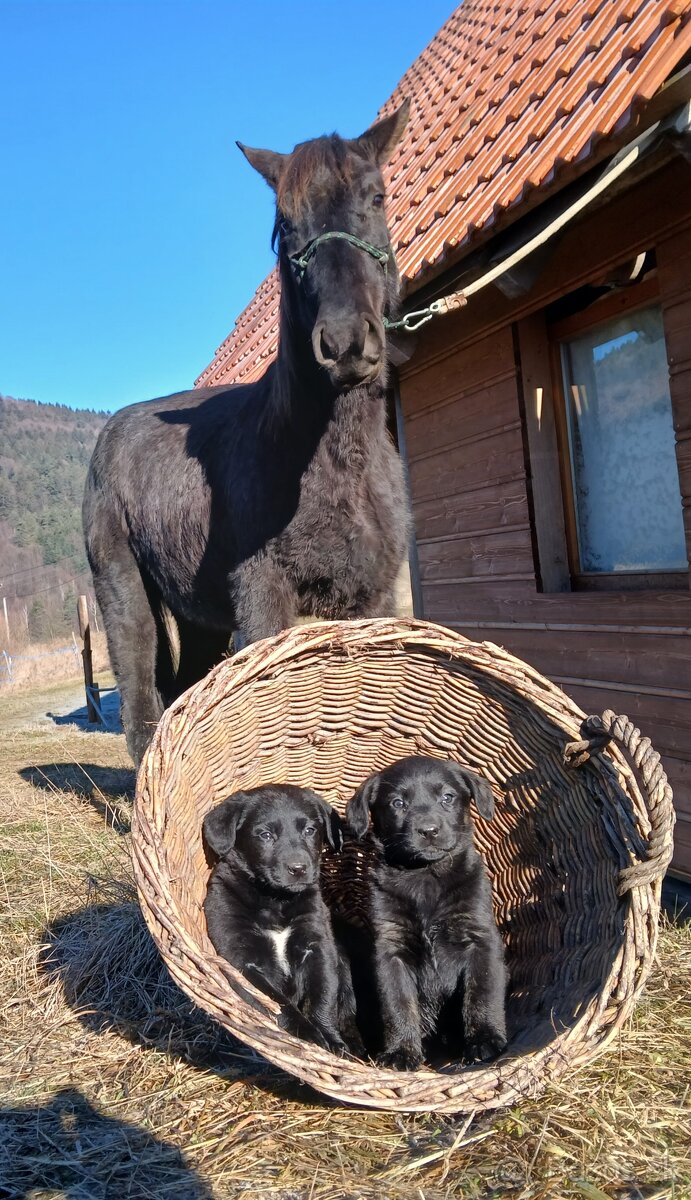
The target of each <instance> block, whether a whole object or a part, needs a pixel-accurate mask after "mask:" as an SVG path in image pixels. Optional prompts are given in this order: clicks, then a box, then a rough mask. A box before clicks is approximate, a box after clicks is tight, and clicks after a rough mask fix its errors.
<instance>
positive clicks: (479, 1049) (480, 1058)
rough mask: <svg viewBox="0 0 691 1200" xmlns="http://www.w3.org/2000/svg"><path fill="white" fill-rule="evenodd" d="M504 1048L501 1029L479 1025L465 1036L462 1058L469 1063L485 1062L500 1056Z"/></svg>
mask: <svg viewBox="0 0 691 1200" xmlns="http://www.w3.org/2000/svg"><path fill="white" fill-rule="evenodd" d="M505 1047H506V1034H505V1033H504V1031H503V1029H495V1028H494V1026H493V1025H480V1026H478V1028H477V1029H473V1030H472V1031H470V1032H469V1033H468V1034H467V1035H466V1038H465V1046H464V1051H463V1056H464V1058H467V1059H469V1060H470V1062H487V1060H488V1059H490V1058H496V1057H497V1055H498V1054H501V1052H502V1050H504V1049H505Z"/></svg>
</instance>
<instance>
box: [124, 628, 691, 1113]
mask: <svg viewBox="0 0 691 1200" xmlns="http://www.w3.org/2000/svg"><path fill="white" fill-rule="evenodd" d="M583 722H584V716H583V714H582V713H581V712H580V711H579V709H578V708H577V707H576V705H575V704H573V703H572V702H571V700H569V699H568V697H566V696H565V695H564V694H563V692H561V691H560V690H559V689H558V688H557V687H555V686H554V685H553V684H551V683H549V682H548V681H547V680H546V679H544V678H543V677H542V676H540V675H539V674H538V673H537V672H536V671H534V670H532V668H530V667H528V666H527V665H526V664H525V663H523V662H521V661H520V660H518V659H516V658H514V657H512V656H511V655H510V654H507V653H506V652H505V651H504V650H502V649H500V648H499V647H497V646H494V645H491V644H489V643H482V644H477V643H474V642H469V641H467V640H466V639H465V638H463V637H461V636H459V635H457V634H454V633H452V632H450V631H449V630H447V629H442V628H440V627H438V626H435V625H429V624H427V623H425V622H421V621H412V620H410V621H409V620H403V621H390V620H380V621H353V622H334V623H324V624H318V625H310V626H302V627H299V628H296V629H292V630H288V631H287V632H286V633H283V634H281V635H279V636H278V637H276V638H272V639H269V640H267V641H265V642H260V643H258V644H256V645H254V646H251V647H248V648H247V649H246V650H244V651H242V652H241V653H240V654H238V655H236V657H235V658H233V659H231V660H229V661H226V662H223V663H222V664H221V665H220V666H218V667H217V668H215V670H213V671H212V672H211V674H210V675H209V676H208V677H207V678H206V679H205V680H203V681H202V682H201V683H199V684H197V685H196V686H195V687H194V688H192V689H191V690H190V691H188V692H186V693H185V695H183V696H181V697H180V699H179V700H178V701H177V702H176V703H175V704H174V705H173V706H172V708H171V709H169V711H168V712H166V714H165V715H164V717H163V719H162V720H161V723H160V725H159V727H158V729H157V731H156V735H155V737H154V740H153V742H152V744H151V747H150V749H149V752H148V754H147V756H146V758H145V761H144V763H143V764H142V768H141V771H140V774H139V779H138V783H137V800H136V813H135V823H134V839H133V840H134V863H135V872H136V878H137V883H138V887H139V892H140V897H141V903H142V907H143V910H144V915H145V917H146V920H147V922H148V925H149V928H150V929H151V932H152V934H153V936H154V938H155V940H156V942H157V944H158V946H159V948H160V950H161V953H162V955H163V958H164V959H165V962H166V963H167V965H168V967H169V969H170V972H171V974H172V975H173V976H174V978H175V979H176V980H177V982H178V983H179V985H180V986H181V987H182V988H183V989H184V990H185V991H186V992H187V994H188V995H189V996H190V997H191V998H192V999H193V1000H194V1001H196V1003H197V1004H199V1005H200V1006H201V1007H202V1008H204V1009H206V1010H207V1012H209V1013H211V1014H212V1015H213V1016H214V1017H215V1018H217V1019H218V1020H219V1021H220V1022H221V1023H222V1024H223V1025H224V1026H225V1027H226V1029H228V1030H230V1032H231V1033H233V1034H235V1035H236V1036H237V1037H238V1038H240V1039H241V1040H242V1041H243V1042H245V1043H247V1044H249V1045H251V1046H253V1047H255V1048H256V1049H257V1050H259V1051H260V1052H261V1053H262V1054H263V1055H264V1056H265V1057H266V1058H267V1059H269V1060H270V1061H271V1062H273V1063H276V1064H278V1065H279V1066H281V1067H283V1068H285V1070H286V1071H289V1072H292V1074H293V1075H296V1076H298V1077H299V1078H300V1079H302V1080H304V1081H306V1082H307V1083H310V1084H312V1085H313V1086H314V1087H315V1088H318V1089H319V1090H320V1091H322V1092H325V1093H327V1094H328V1095H330V1096H333V1097H336V1098H338V1099H339V1100H343V1101H349V1102H351V1103H354V1104H357V1105H369V1106H373V1107H377V1108H387V1109H399V1110H408V1111H412V1110H437V1111H446V1112H453V1111H469V1110H471V1109H483V1108H493V1107H496V1106H499V1105H505V1104H513V1103H515V1102H516V1100H517V1099H518V1098H520V1097H521V1096H524V1095H532V1096H534V1095H535V1094H537V1093H538V1092H540V1091H541V1090H542V1089H543V1088H544V1087H545V1086H546V1084H547V1082H548V1081H549V1080H550V1079H553V1078H556V1077H557V1076H560V1075H563V1074H564V1073H565V1072H567V1071H570V1070H573V1068H574V1067H576V1066H579V1065H580V1064H582V1063H585V1062H587V1061H588V1060H589V1059H591V1058H592V1057H593V1056H594V1055H595V1054H596V1053H597V1052H598V1051H600V1050H601V1049H602V1048H603V1047H604V1046H605V1045H606V1043H607V1042H608V1041H609V1040H610V1039H611V1038H612V1036H613V1035H614V1034H615V1032H616V1030H617V1029H618V1028H619V1027H620V1026H621V1024H622V1022H623V1021H625V1020H626V1018H627V1016H628V1015H629V1013H630V1012H631V1009H632V1007H633V1004H634V1002H635V999H636V995H637V993H638V992H639V991H640V988H641V987H642V985H643V982H644V979H645V977H646V975H647V973H648V970H649V968H650V965H651V962H652V959H653V955H654V952H655V941H656V933H657V922H658V914H659V901H660V884H661V879H662V875H663V873H664V871H665V868H666V866H667V864H668V862H669V859H670V857H671V851H672V827H673V821H674V815H673V808H672V797H671V791H670V788H669V785H668V784H667V780H666V778H665V775H664V772H663V770H662V768H661V765H660V760H659V757H658V756H657V754H656V753H655V751H654V750H653V749H652V748H651V746H650V743H649V742H648V741H647V739H645V738H641V735H640V734H639V733H638V731H637V730H636V729H634V727H633V726H632V725H631V723H630V722H629V721H628V720H627V718H626V717H615V716H614V714H612V713H605V714H604V717H603V718H601V719H599V720H596V719H591V720H590V721H589V722H586V723H585V724H584V723H583ZM622 746H623V747H625V749H626V754H624V753H622V749H621V748H620V747H622ZM567 747H568V749H567ZM415 753H419V754H431V755H437V756H439V757H443V758H447V757H448V758H455V759H457V760H458V761H459V762H461V763H463V764H464V765H466V766H468V767H471V768H473V769H475V770H479V771H480V772H481V773H482V774H483V775H484V776H485V777H486V778H487V779H488V780H489V781H490V782H491V784H492V787H493V790H494V793H495V800H496V806H497V814H496V816H495V819H494V821H493V822H491V823H486V822H483V821H482V820H481V819H479V818H478V819H477V821H476V834H477V843H478V845H479V848H480V850H481V851H482V853H483V855H484V857H485V860H486V862H487V866H488V868H489V871H490V874H491V878H492V885H493V890H494V896H495V905H496V916H497V920H498V922H499V926H500V928H501V931H502V935H503V938H504V941H505V945H506V950H507V960H508V964H509V968H510V972H511V985H510V993H509V1021H510V1031H511V1037H510V1042H509V1047H508V1050H507V1052H506V1053H505V1054H504V1055H502V1057H501V1058H500V1059H498V1060H497V1061H495V1062H492V1063H489V1064H481V1065H475V1066H472V1067H468V1066H463V1065H462V1064H460V1063H459V1064H458V1065H456V1066H452V1067H448V1068H446V1069H444V1070H442V1071H433V1070H431V1069H429V1068H424V1069H421V1070H419V1071H415V1072H409V1073H407V1072H398V1071H394V1070H381V1069H379V1068H378V1067H376V1066H375V1065H374V1064H372V1063H369V1062H363V1061H360V1060H355V1059H343V1058H339V1057H337V1056H335V1055H332V1054H330V1053H328V1052H327V1051H326V1050H322V1049H321V1048H319V1047H318V1046H316V1045H313V1044H311V1043H307V1042H303V1041H300V1040H298V1039H296V1038H294V1037H292V1036H290V1035H289V1034H288V1033H286V1032H285V1031H284V1030H283V1029H282V1028H281V1027H280V1025H279V1024H278V1021H277V1015H278V1012H279V1010H278V1008H277V1005H276V1004H275V1003H274V1002H273V1001H272V1000H270V999H269V998H268V997H267V996H265V995H263V994H262V993H261V992H259V991H257V990H255V989H254V988H253V987H252V986H251V985H250V984H248V983H247V981H246V980H244V979H243V977H242V976H241V975H239V974H238V973H237V972H236V971H235V970H234V969H233V968H232V967H231V966H230V965H229V964H228V963H227V962H225V961H224V960H222V959H221V958H219V957H218V956H217V955H216V954H215V953H214V951H213V948H212V946H211V944H210V942H209V940H208V937H207V934H206V927H205V922H204V915H203V909H202V904H203V900H204V896H205V892H206V885H207V881H208V877H209V872H210V868H209V865H208V863H207V860H206V857H205V854H204V849H203V846H202V840H201V825H202V818H203V817H204V815H205V813H206V812H207V811H208V810H209V809H210V808H211V807H212V806H213V805H215V804H217V803H219V801H220V800H221V799H223V798H224V797H226V796H227V795H228V794H229V793H230V792H232V791H234V790H236V789H239V788H243V787H254V786H257V785H260V784H262V783H266V782H269V781H286V782H290V783H294V784H300V785H309V786H311V787H313V788H315V789H316V790H317V791H318V792H320V793H321V794H322V795H324V796H325V797H327V798H328V799H329V800H330V801H331V802H332V803H333V804H335V805H336V807H338V808H339V809H340V810H341V811H343V807H344V804H345V802H346V800H347V799H348V797H349V796H350V795H351V794H352V792H353V791H354V789H355V788H356V786H357V785H358V784H359V783H360V782H361V780H362V779H363V778H364V777H365V776H366V775H367V774H369V773H370V772H371V771H373V770H377V769H379V768H381V767H383V766H384V765H386V764H387V763H390V762H393V761H394V760H396V759H397V758H400V757H403V756H404V755H408V754H415ZM365 857H366V856H363V855H362V854H361V853H359V852H358V853H352V852H351V853H350V854H346V855H345V856H340V857H339V858H338V859H331V860H330V861H329V862H327V863H325V870H324V880H325V883H326V884H327V885H328V887H329V888H330V890H331V892H332V894H333V895H334V896H336V897H337V898H340V900H341V902H342V903H345V904H346V906H348V905H350V906H351V908H352V911H353V914H354V915H357V913H358V911H360V912H361V911H362V909H363V901H364V883H363V870H364V866H363V863H364V859H365Z"/></svg>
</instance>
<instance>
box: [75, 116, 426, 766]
mask: <svg viewBox="0 0 691 1200" xmlns="http://www.w3.org/2000/svg"><path fill="white" fill-rule="evenodd" d="M407 116H408V109H407V104H406V105H404V106H403V107H402V108H400V109H399V110H398V111H397V112H395V113H394V114H393V115H392V116H390V117H387V118H385V119H384V120H382V121H379V122H378V123H377V124H375V125H373V126H372V127H371V128H370V129H368V130H367V131H366V132H365V133H364V134H362V135H361V137H359V138H356V139H354V140H344V139H341V138H340V137H338V136H337V135H336V134H334V135H332V136H331V137H322V138H316V139H315V140H314V141H310V142H304V143H302V144H301V145H298V146H297V147H296V148H295V150H294V151H293V153H292V154H277V153H274V152H272V151H269V150H252V149H249V148H248V147H245V146H241V147H240V149H241V150H242V151H243V153H244V154H245V155H246V157H247V159H248V160H249V162H250V163H251V164H252V166H253V167H255V168H256V170H258V171H259V172H260V174H261V175H262V176H263V177H264V179H266V180H267V182H268V183H269V184H270V185H271V187H272V188H273V189H274V191H275V192H276V224H275V229H274V238H275V240H276V243H277V246H278V262H279V270H280V280H281V310H280V337H279V349H278V355H277V359H276V361H275V362H274V363H273V364H272V365H271V366H270V367H269V368H268V370H267V371H266V373H265V375H264V376H263V377H262V378H261V379H260V380H258V381H257V382H256V383H252V384H246V385H236V386H233V387H215V388H201V389H198V390H193V391H189V392H181V393H179V394H177V395H174V396H169V397H167V398H165V399H163V400H151V401H149V402H148V403H145V404H135V405H132V406H131V407H129V408H125V409H122V410H121V411H120V412H118V413H116V415H115V416H114V417H112V419H111V420H110V421H109V422H108V424H107V425H106V426H105V428H104V429H103V431H102V433H101V435H100V437H99V439H98V443H97V445H96V448H95V450H94V453H93V457H92V460H91V465H90V468H89V474H88V479H87V483H86V493H85V497H84V531H85V538H86V547H87V554H88V558H89V564H90V566H91V571H92V574H93V580H94V588H95V591H96V596H97V599H98V603H99V605H100V608H101V612H102V613H103V620H104V623H105V629H106V635H107V638H108V648H109V651H110V659H111V663H112V665H113V669H114V671H115V675H116V678H117V682H118V686H119V689H120V694H121V700H122V719H123V725H124V729H125V733H126V735H127V746H128V750H129V752H130V754H131V756H132V758H133V759H134V761H135V763H139V761H140V760H141V758H142V755H143V753H144V751H145V749H146V746H147V745H148V742H149V740H150V738H151V736H152V733H153V730H154V728H155V725H156V723H157V721H158V719H159V717H160V715H161V712H162V711H163V708H165V707H166V706H167V705H168V704H170V703H171V702H172V700H173V699H174V698H175V697H176V696H178V695H179V694H180V693H181V692H182V691H184V690H185V688H187V687H189V686H190V685H191V684H192V683H194V682H195V681H196V680H198V679H201V678H202V677H203V676H204V675H205V674H206V672H207V671H208V670H209V669H210V667H212V666H213V665H214V664H215V663H217V662H219V661H220V659H221V658H222V657H223V654H224V653H225V652H226V651H227V649H228V644H229V640H230V637H231V635H232V634H236V637H237V636H239V638H240V639H241V640H242V641H246V642H251V641H255V640H257V639H258V638H263V637H268V636H270V635H273V634H275V633H278V632H279V631H280V630H281V629H285V628H286V627H287V626H289V625H291V624H292V623H293V622H294V620H295V619H296V618H297V617H298V616H300V615H307V616H310V615H311V616H314V617H327V618H348V617H367V616H377V615H388V614H391V613H392V612H393V590H394V584H395V579H396V575H397V573H398V569H399V567H400V564H401V561H402V559H403V554H404V549H405V541H406V530H407V512H406V503H405V494H404V486H403V477H402V470H401V464H400V460H399V458H398V455H397V453H396V451H395V449H394V446H393V444H392V442H391V439H390V437H389V434H388V431H387V428H386V373H387V359H386V344H385V334H384V319H385V318H386V317H387V316H389V315H390V314H391V313H392V312H393V311H394V308H395V304H396V299H397V293H398V284H399V278H398V273H397V270H396V265H395V261H394V258H393V253H392V251H391V246H390V244H389V234H388V229H387V225H386V218H385V213H384V184H383V180H382V176H381V172H380V165H381V164H382V163H384V162H386V161H387V159H388V158H389V157H390V155H391V152H392V150H393V148H394V146H395V145H396V143H397V141H398V139H399V138H400V136H401V133H402V131H403V129H404V127H405V123H406V120H407Z"/></svg>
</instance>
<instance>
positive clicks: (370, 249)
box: [288, 229, 390, 283]
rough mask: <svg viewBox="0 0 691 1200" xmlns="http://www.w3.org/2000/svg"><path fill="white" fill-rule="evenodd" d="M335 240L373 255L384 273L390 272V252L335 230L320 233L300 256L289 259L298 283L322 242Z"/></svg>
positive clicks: (351, 234) (350, 234) (353, 235)
mask: <svg viewBox="0 0 691 1200" xmlns="http://www.w3.org/2000/svg"><path fill="white" fill-rule="evenodd" d="M335 238H341V239H342V240H343V241H344V242H350V244H351V246H355V247H356V249H357V250H364V251H365V254H369V255H371V257H372V258H374V259H376V261H377V262H378V263H381V266H382V267H383V268H384V273H386V271H387V270H388V265H389V258H390V251H389V250H382V249H381V248H380V247H379V246H373V245H372V244H371V243H370V242H363V240H362V238H359V237H355V234H353V233H343V232H341V231H340V230H337V229H336V230H333V231H332V232H331V233H320V234H319V236H318V237H316V238H313V239H312V241H311V242H308V243H307V245H306V246H305V248H304V250H301V251H300V253H299V254H296V255H292V256H290V257H289V260H288V261H289V262H290V263H291V264H292V266H293V267H294V268H295V274H296V276H297V280H298V283H300V282H301V281H302V277H303V275H304V274H305V271H306V270H307V268H308V266H309V263H310V259H312V258H314V255H315V254H316V252H317V247H318V246H319V245H321V243H322V242H331V241H333V240H334V239H335Z"/></svg>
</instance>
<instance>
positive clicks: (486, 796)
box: [446, 762, 494, 821]
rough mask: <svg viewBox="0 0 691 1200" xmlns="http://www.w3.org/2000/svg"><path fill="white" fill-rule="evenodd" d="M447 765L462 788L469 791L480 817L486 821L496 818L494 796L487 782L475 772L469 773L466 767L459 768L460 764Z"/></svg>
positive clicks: (451, 763) (450, 763)
mask: <svg viewBox="0 0 691 1200" xmlns="http://www.w3.org/2000/svg"><path fill="white" fill-rule="evenodd" d="M446 765H447V766H448V767H449V768H450V769H451V771H452V772H453V774H454V775H455V776H456V778H457V779H458V781H459V783H460V784H461V786H463V787H465V788H467V789H468V791H469V792H470V795H471V796H472V798H473V800H474V801H475V807H476V808H477V811H478V812H479V814H480V816H481V817H484V818H485V820H486V821H491V820H492V817H493V816H494V796H493V795H492V789H491V787H490V785H489V784H488V782H487V780H486V779H483V778H482V777H481V776H480V775H476V774H475V772H474V771H467V770H466V769H465V767H461V766H459V764H458V763H455V762H449V763H447V764H446Z"/></svg>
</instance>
